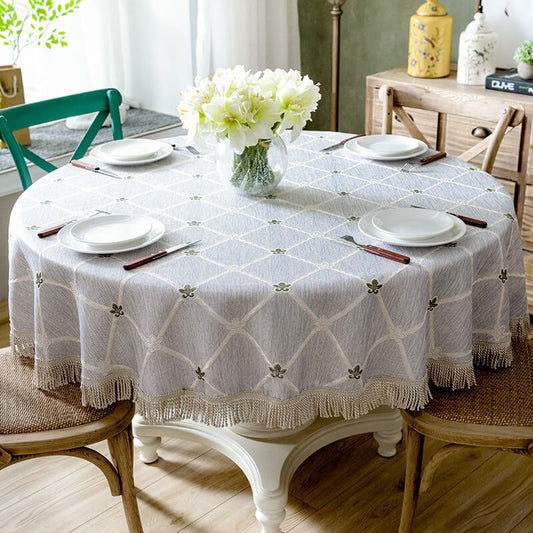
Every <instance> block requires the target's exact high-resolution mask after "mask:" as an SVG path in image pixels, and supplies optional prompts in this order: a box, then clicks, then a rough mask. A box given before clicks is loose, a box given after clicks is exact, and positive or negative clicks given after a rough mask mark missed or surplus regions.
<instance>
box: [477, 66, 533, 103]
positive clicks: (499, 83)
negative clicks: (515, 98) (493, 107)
mask: <svg viewBox="0 0 533 533" xmlns="http://www.w3.org/2000/svg"><path fill="white" fill-rule="evenodd" d="M485 87H486V88H487V89H493V90H495V91H505V92H508V93H518V94H530V95H532V96H533V80H524V79H522V78H521V77H520V76H519V75H518V72H517V71H516V69H515V68H511V69H496V72H495V73H494V74H489V75H488V76H487V77H486V78H485Z"/></svg>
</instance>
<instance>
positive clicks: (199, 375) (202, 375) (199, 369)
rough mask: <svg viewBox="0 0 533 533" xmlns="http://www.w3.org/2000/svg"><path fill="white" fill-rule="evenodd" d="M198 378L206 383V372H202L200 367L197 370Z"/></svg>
mask: <svg viewBox="0 0 533 533" xmlns="http://www.w3.org/2000/svg"><path fill="white" fill-rule="evenodd" d="M195 372H196V377H197V378H198V379H200V380H202V381H205V372H202V369H201V368H200V367H197V368H196V370H195Z"/></svg>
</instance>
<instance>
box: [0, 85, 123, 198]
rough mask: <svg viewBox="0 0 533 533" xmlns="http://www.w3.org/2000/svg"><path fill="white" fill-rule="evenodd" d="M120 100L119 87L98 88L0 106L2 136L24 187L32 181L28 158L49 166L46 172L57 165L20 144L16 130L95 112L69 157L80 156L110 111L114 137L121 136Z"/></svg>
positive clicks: (0, 134)
mask: <svg viewBox="0 0 533 533" xmlns="http://www.w3.org/2000/svg"><path fill="white" fill-rule="evenodd" d="M121 102H122V96H121V95H120V93H119V92H118V91H117V90H116V89H99V90H96V91H89V92H85V93H79V94H73V95H69V96H63V97H60V98H53V99H51V100H43V101H41V102H33V103H31V104H23V105H19V106H14V107H10V108H6V109H0V139H1V140H2V141H4V143H5V144H6V145H7V147H8V149H9V151H10V152H11V155H12V157H13V160H14V161H15V165H16V167H17V171H18V174H19V177H20V181H21V183H22V188H23V189H27V188H28V187H29V186H30V185H31V184H32V181H31V176H30V172H29V170H28V166H27V164H26V159H27V160H28V161H31V162H32V163H34V164H35V165H37V166H39V167H41V168H42V169H44V170H46V172H51V171H52V170H55V169H56V168H57V167H56V166H54V165H53V164H52V163H50V162H49V161H46V160H45V159H43V158H42V157H40V156H39V155H37V154H36V153H34V152H32V151H31V150H29V149H28V148H26V147H25V146H21V145H20V144H19V143H18V142H17V140H16V139H15V136H14V135H13V132H14V131H17V130H19V129H23V128H28V127H30V126H37V125H39V124H46V123H48V122H53V121H56V120H61V119H65V118H68V117H74V116H79V115H85V114H88V113H94V112H96V113H97V114H96V117H95V118H94V120H93V122H92V124H91V126H90V127H89V129H88V130H87V132H86V133H85V135H84V137H83V138H82V140H81V141H80V143H79V144H78V147H77V148H76V150H75V151H74V153H73V155H72V157H71V158H70V160H71V161H72V160H73V159H80V158H81V157H83V156H84V155H85V153H86V152H87V150H88V148H89V146H90V145H91V143H92V142H93V140H94V138H95V137H96V134H97V133H98V131H99V130H100V128H101V127H102V125H103V123H104V121H105V119H106V118H107V117H108V115H109V116H110V117H111V127H112V129H113V138H114V139H122V126H121V123H120V113H119V106H120V104H121Z"/></svg>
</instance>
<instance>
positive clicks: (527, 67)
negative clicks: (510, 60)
mask: <svg viewBox="0 0 533 533" xmlns="http://www.w3.org/2000/svg"><path fill="white" fill-rule="evenodd" d="M517 70H518V75H519V76H520V77H521V78H522V79H523V80H533V64H532V63H518V65H517Z"/></svg>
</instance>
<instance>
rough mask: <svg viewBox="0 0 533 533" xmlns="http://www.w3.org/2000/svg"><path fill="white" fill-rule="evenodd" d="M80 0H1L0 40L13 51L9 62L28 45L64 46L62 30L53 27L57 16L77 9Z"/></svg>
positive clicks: (15, 60)
mask: <svg viewBox="0 0 533 533" xmlns="http://www.w3.org/2000/svg"><path fill="white" fill-rule="evenodd" d="M80 2H81V0H69V1H67V2H61V1H60V2H58V1H57V0H27V1H24V2H22V1H15V0H11V1H9V0H0V41H2V43H3V44H4V46H8V47H9V48H10V49H11V52H12V62H11V63H12V65H16V63H17V60H18V58H19V56H20V53H21V52H22V50H24V48H27V47H28V46H30V45H33V44H35V45H37V46H40V45H44V46H46V47H47V48H52V46H56V45H59V46H62V47H63V46H67V42H66V40H65V32H64V31H58V28H57V27H54V24H55V22H56V21H58V20H59V19H60V18H62V17H65V16H66V15H70V14H71V13H73V12H74V11H75V10H76V9H78V7H79V4H80Z"/></svg>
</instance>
